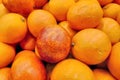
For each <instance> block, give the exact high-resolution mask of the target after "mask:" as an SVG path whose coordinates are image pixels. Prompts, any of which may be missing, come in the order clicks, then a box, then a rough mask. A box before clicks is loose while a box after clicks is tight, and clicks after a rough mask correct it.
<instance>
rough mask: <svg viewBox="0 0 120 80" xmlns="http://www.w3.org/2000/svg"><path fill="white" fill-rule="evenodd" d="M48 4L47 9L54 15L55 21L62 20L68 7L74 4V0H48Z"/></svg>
mask: <svg viewBox="0 0 120 80" xmlns="http://www.w3.org/2000/svg"><path fill="white" fill-rule="evenodd" d="M48 4H49V9H48V11H49V12H51V13H52V14H53V15H54V16H55V18H56V19H57V21H64V20H66V15H67V12H68V9H69V8H70V7H71V6H72V5H74V4H75V1H74V0H50V1H49V3H48Z"/></svg>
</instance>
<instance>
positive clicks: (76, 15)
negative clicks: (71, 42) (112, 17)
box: [67, 0, 103, 30]
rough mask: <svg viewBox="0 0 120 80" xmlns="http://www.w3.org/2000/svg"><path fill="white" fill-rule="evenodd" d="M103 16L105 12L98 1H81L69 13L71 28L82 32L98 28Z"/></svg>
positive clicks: (68, 19) (68, 18)
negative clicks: (86, 29) (82, 30)
mask: <svg viewBox="0 0 120 80" xmlns="http://www.w3.org/2000/svg"><path fill="white" fill-rule="evenodd" d="M102 16H103V10H102V8H101V6H100V5H99V4H98V3H97V2H96V1H89V0H80V1H78V2H77V3H76V4H74V5H73V6H72V7H70V9H69V10H68V13H67V21H68V22H69V23H70V24H71V28H73V29H75V30H81V29H85V28H91V27H96V26H97V25H98V24H99V23H100V20H101V18H102Z"/></svg>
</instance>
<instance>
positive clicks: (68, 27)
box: [59, 21, 76, 38]
mask: <svg viewBox="0 0 120 80" xmlns="http://www.w3.org/2000/svg"><path fill="white" fill-rule="evenodd" d="M59 25H60V26H61V27H62V28H63V29H65V30H66V31H67V32H68V34H69V36H70V37H71V38H72V37H73V36H74V35H75V34H76V31H75V30H73V29H72V28H71V25H70V24H69V23H68V21H62V22H60V23H59Z"/></svg>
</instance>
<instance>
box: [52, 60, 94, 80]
mask: <svg viewBox="0 0 120 80" xmlns="http://www.w3.org/2000/svg"><path fill="white" fill-rule="evenodd" d="M50 80H95V79H94V74H93V72H92V70H91V69H90V68H89V67H88V66H87V65H86V64H84V63H82V62H80V61H78V60H76V59H65V60H63V61H61V62H59V63H58V64H57V65H56V66H55V67H54V68H53V71H52V73H51V76H50Z"/></svg>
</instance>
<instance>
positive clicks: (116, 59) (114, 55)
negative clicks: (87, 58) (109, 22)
mask: <svg viewBox="0 0 120 80" xmlns="http://www.w3.org/2000/svg"><path fill="white" fill-rule="evenodd" d="M107 65H108V69H109V71H110V72H111V73H112V74H113V76H115V77H116V78H117V79H118V80H120V71H119V68H120V42H118V43H116V44H114V45H113V47H112V50H111V54H110V57H109V58H108V63H107Z"/></svg>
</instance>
